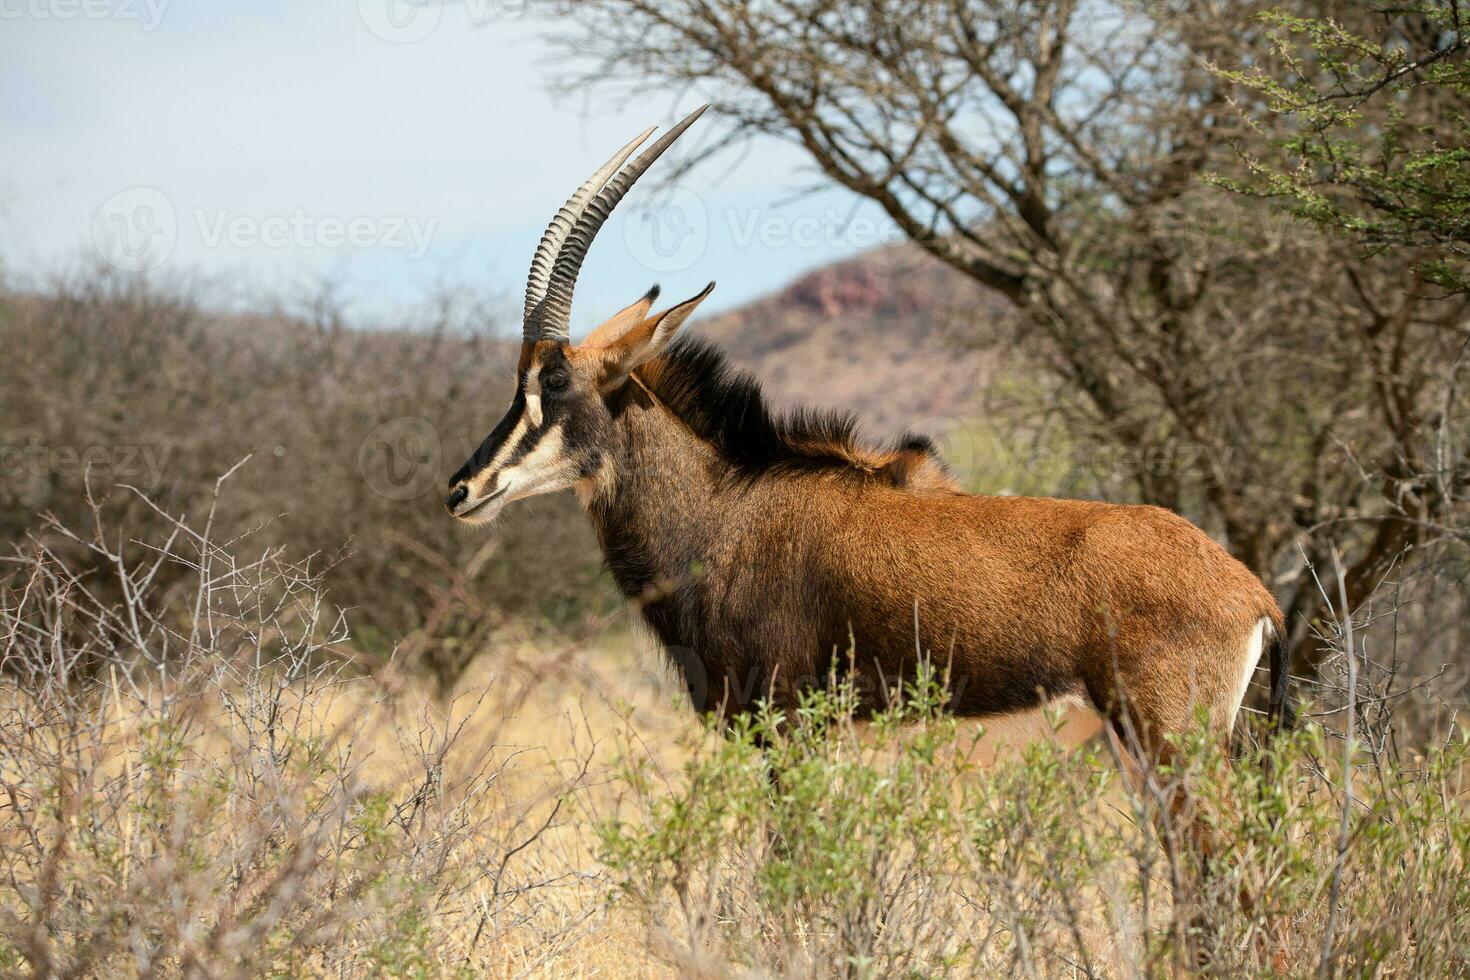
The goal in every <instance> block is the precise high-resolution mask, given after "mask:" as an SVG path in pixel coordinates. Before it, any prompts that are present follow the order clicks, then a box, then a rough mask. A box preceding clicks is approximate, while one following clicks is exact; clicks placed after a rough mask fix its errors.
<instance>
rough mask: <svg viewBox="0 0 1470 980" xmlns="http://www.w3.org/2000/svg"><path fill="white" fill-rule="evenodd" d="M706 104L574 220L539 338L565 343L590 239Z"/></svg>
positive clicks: (549, 289)
mask: <svg viewBox="0 0 1470 980" xmlns="http://www.w3.org/2000/svg"><path fill="white" fill-rule="evenodd" d="M708 108H709V106H708V105H702V106H700V107H699V108H698V109H695V110H694V111H693V112H691V113H690V114H689V115H687V116H685V117H684V119H683V120H682V121H681V122H680V123H679V125H677V126H675V127H674V128H673V129H671V130H669V131H668V132H667V133H665V134H664V135H663V136H662V137H660V138H659V140H658V142H656V143H654V144H653V145H652V146H650V147H649V148H648V149H646V150H644V151H643V152H642V153H640V154H639V155H638V158H637V159H636V160H634V161H633V162H632V163H630V164H628V167H627V169H626V170H622V171H620V172H619V173H618V174H617V176H615V177H613V178H612V179H611V180H609V181H608V182H607V186H605V187H603V188H602V190H601V191H599V192H598V194H597V196H596V197H594V198H593V199H592V201H591V202H590V203H589V204H588V205H587V207H586V209H585V210H583V212H582V215H581V217H579V218H578V219H577V223H576V225H574V226H573V227H572V230H571V233H570V234H568V235H567V236H566V240H565V243H564V244H563V245H562V249H561V254H560V255H558V256H557V257H556V265H555V266H554V267H553V268H552V270H551V282H550V284H549V286H548V287H547V290H546V300H545V302H544V303H543V304H542V308H541V314H540V317H539V319H540V320H541V322H542V324H543V326H542V327H541V334H540V336H541V338H542V339H544V340H560V341H562V342H563V343H565V342H566V341H567V340H568V335H569V333H570V330H571V319H572V293H573V292H575V290H576V288H577V273H578V272H580V271H581V269H582V260H583V259H585V258H586V257H587V249H589V248H591V247H592V239H594V238H596V237H597V232H598V230H599V229H601V228H602V225H603V222H605V221H607V217H608V215H610V214H612V210H613V208H615V207H617V206H618V202H619V201H621V200H622V199H623V195H624V194H626V193H628V188H630V187H632V186H633V184H634V182H636V181H637V180H638V178H639V177H642V176H643V172H644V171H645V170H647V169H648V168H649V167H650V166H652V165H653V161H655V160H657V159H658V158H659V157H660V156H661V155H663V152H664V151H665V150H667V149H668V148H669V147H670V146H671V145H673V142H674V140H676V139H678V138H679V137H680V136H682V135H683V134H684V130H686V129H688V128H689V127H690V126H691V125H693V123H694V120H696V119H698V118H699V117H700V116H701V115H703V114H704V110H706V109H708Z"/></svg>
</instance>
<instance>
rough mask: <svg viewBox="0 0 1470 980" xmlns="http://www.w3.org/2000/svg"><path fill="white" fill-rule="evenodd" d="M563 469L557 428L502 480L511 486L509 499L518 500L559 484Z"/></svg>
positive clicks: (563, 462) (560, 440)
mask: <svg viewBox="0 0 1470 980" xmlns="http://www.w3.org/2000/svg"><path fill="white" fill-rule="evenodd" d="M565 469H566V460H564V459H563V458H562V439H561V429H559V428H557V429H552V430H551V431H550V432H548V433H546V436H545V437H544V438H543V439H542V440H541V441H540V442H539V443H537V444H536V448H535V449H533V450H531V453H530V455H528V456H527V457H526V458H525V459H523V460H521V461H520V462H519V463H518V464H516V465H515V466H514V467H513V468H512V469H510V470H509V471H508V472H507V473H505V474H504V477H503V478H504V479H505V480H506V482H508V483H509V484H510V485H511V491H510V495H511V498H512V499H520V498H521V497H524V496H527V495H529V494H532V493H537V492H540V491H543V490H545V489H546V488H547V487H548V486H550V485H551V484H554V483H559V482H560V479H559V478H560V476H561V473H562V471H563V470H565Z"/></svg>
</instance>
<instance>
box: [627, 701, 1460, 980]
mask: <svg viewBox="0 0 1470 980" xmlns="http://www.w3.org/2000/svg"><path fill="white" fill-rule="evenodd" d="M854 704H855V702H854V700H853V698H852V694H851V692H850V691H846V690H843V689H841V688H839V689H838V690H837V692H836V693H834V694H823V693H816V694H812V695H810V696H808V698H807V699H806V700H805V701H804V702H803V704H802V707H801V709H800V711H799V712H797V717H794V718H791V719H786V718H780V717H778V716H773V715H765V716H763V717H760V718H758V719H755V720H753V721H750V722H748V723H739V724H736V725H735V726H733V727H732V728H731V729H730V730H729V731H728V733H726V734H725V737H720V736H719V733H718V732H716V731H714V730H713V728H712V729H711V731H709V732H708V733H707V737H706V738H704V739H702V740H700V741H698V742H697V743H695V744H694V745H692V746H691V750H692V751H691V755H690V757H689V760H688V762H687V764H686V765H685V766H684V767H683V769H682V771H681V772H679V773H678V774H676V775H673V776H670V777H668V778H666V779H660V778H658V773H657V770H656V768H655V767H654V766H653V764H652V763H651V762H650V761H649V760H648V758H647V757H646V756H640V755H636V754H629V755H628V756H627V757H626V758H627V761H626V762H625V764H624V766H623V768H622V770H621V779H622V782H623V785H624V787H625V789H626V791H627V798H626V803H627V806H626V807H625V808H624V809H623V811H622V812H621V813H620V815H619V816H618V817H617V818H615V819H612V820H609V821H607V822H605V823H604V824H603V826H602V838H603V843H604V857H605V860H606V862H607V864H608V866H609V867H610V869H611V872H612V874H613V876H614V879H615V882H616V884H617V886H618V887H619V889H620V891H621V894H622V896H623V900H624V901H625V902H626V903H627V904H628V905H629V906H630V907H631V908H632V909H633V910H634V911H635V912H636V913H637V915H638V917H639V918H640V920H641V922H642V923H643V926H644V928H645V929H646V930H647V931H648V934H649V941H650V943H651V944H652V946H653V948H655V949H657V950H658V951H660V953H661V954H662V955H663V956H664V957H665V958H666V959H667V960H668V961H669V962H670V963H671V964H672V965H674V966H675V967H676V968H677V969H680V970H684V971H694V970H700V971H703V972H706V973H710V972H714V973H721V972H727V971H729V970H730V969H732V968H739V969H740V970H752V971H755V972H757V973H759V974H769V975H780V976H840V977H849V976H851V977H868V976H872V977H888V976H941V975H942V976H986V977H988V976H997V975H1003V974H1009V973H1013V972H1019V973H1022V974H1025V975H1028V976H1052V975H1065V976H1075V975H1078V974H1082V975H1088V976H1134V975H1157V974H1163V973H1169V972H1171V971H1172V970H1175V969H1185V970H1194V969H1196V968H1199V967H1201V966H1203V967H1204V968H1205V969H1206V972H1209V973H1213V974H1230V975H1241V974H1261V975H1267V974H1272V973H1278V974H1279V973H1281V972H1283V971H1284V972H1285V973H1287V974H1289V975H1304V974H1310V973H1315V972H1317V971H1318V970H1319V968H1320V969H1322V970H1324V971H1325V972H1326V973H1328V974H1339V973H1341V974H1353V975H1361V976H1370V975H1385V974H1393V975H1424V974H1425V973H1426V972H1427V973H1433V974H1437V975H1456V974H1459V975H1463V973H1464V971H1465V970H1466V969H1470V894H1467V889H1470V879H1467V878H1466V877H1465V870H1466V869H1465V866H1464V865H1465V855H1466V843H1467V840H1466V834H1467V832H1470V819H1467V814H1466V811H1465V796H1464V787H1463V772H1464V767H1465V763H1466V756H1467V754H1466V747H1465V744H1464V743H1463V742H1460V741H1457V742H1454V743H1451V744H1448V745H1446V746H1444V747H1443V748H1442V749H1440V750H1437V751H1435V752H1434V753H1432V754H1431V755H1429V756H1427V757H1425V758H1423V759H1419V760H1416V761H1415V762H1412V763H1401V764H1395V763H1391V762H1388V761H1386V760H1384V759H1374V758H1371V757H1368V756H1366V755H1365V754H1364V753H1363V752H1357V753H1355V754H1354V756H1353V758H1352V761H1351V764H1350V766H1349V768H1348V770H1347V771H1348V772H1349V773H1350V774H1351V777H1352V779H1353V784H1354V788H1355V800H1354V802H1353V803H1352V804H1351V805H1350V808H1349V810H1348V815H1347V824H1346V827H1347V834H1346V836H1345V837H1344V838H1340V836H1339V829H1340V827H1341V826H1342V821H1343V794H1342V792H1341V787H1342V785H1343V775H1344V768H1343V755H1342V752H1341V748H1342V746H1341V743H1340V741H1336V740H1329V738H1328V736H1327V734H1326V733H1325V732H1324V731H1323V730H1321V729H1312V730H1307V731H1303V732H1301V733H1298V734H1297V735H1295V736H1294V737H1291V738H1288V739H1283V740H1280V741H1279V743H1277V744H1274V745H1272V746H1271V747H1269V748H1268V749H1250V750H1247V751H1245V752H1244V753H1243V757H1242V758H1239V759H1236V760H1235V761H1234V762H1233V764H1232V762H1231V760H1230V759H1229V757H1228V756H1227V755H1226V753H1225V751H1224V750H1223V749H1222V748H1221V747H1220V746H1218V745H1216V744H1213V742H1212V740H1210V739H1207V738H1205V737H1204V736H1203V735H1200V736H1198V737H1194V738H1191V739H1188V740H1186V741H1185V742H1184V743H1183V744H1181V745H1179V746H1178V748H1179V750H1180V754H1179V759H1178V761H1177V762H1176V763H1175V764H1174V765H1173V766H1171V767H1169V768H1167V769H1163V768H1160V769H1155V770H1152V771H1150V772H1149V773H1148V774H1147V775H1146V777H1145V778H1143V779H1138V780H1135V779H1125V778H1123V776H1122V775H1120V769H1119V767H1118V765H1117V764H1116V761H1115V759H1114V758H1113V757H1112V750H1111V749H1110V748H1109V747H1108V745H1107V743H1106V742H1105V741H1103V740H1101V739H1099V740H1097V741H1095V742H1093V743H1089V744H1086V745H1083V746H1081V747H1080V748H1066V747H1064V746H1062V745H1061V744H1060V743H1059V742H1057V741H1054V740H1053V741H1048V740H1045V739H1043V740H1039V741H1036V742H1034V743H1033V744H1031V745H1029V746H1027V747H1026V748H1025V749H1024V750H1023V751H1022V752H1021V753H1020V754H1019V756H1018V757H1015V758H1012V759H1009V760H1008V761H1003V762H1001V763H1000V764H998V765H995V766H993V767H988V768H987V767H982V766H980V765H978V764H976V763H975V762H973V761H971V759H972V756H973V755H974V751H973V750H974V748H975V746H974V744H973V743H974V740H975V737H976V733H975V732H974V730H973V728H971V727H970V726H967V725H964V724H962V723H959V722H957V721H956V720H954V719H952V718H949V717H946V716H945V715H943V714H942V713H940V712H938V711H937V710H936V709H937V707H938V698H937V697H936V695H935V694H934V692H933V691H932V689H924V688H920V689H919V690H911V691H909V692H908V695H907V696H906V698H905V699H904V700H903V701H902V703H900V704H897V705H895V706H894V707H893V708H891V709H890V710H889V711H887V712H885V713H884V714H882V715H880V716H878V717H877V718H876V719H873V720H872V721H870V722H869V721H861V720H858V719H857V718H855V716H854V710H853V709H854ZM1268 771H1272V772H1276V773H1279V774H1280V777H1279V778H1273V779H1268V778H1266V777H1265V775H1264V773H1266V772H1268ZM1177 794H1182V796H1181V797H1180V798H1182V799H1184V800H1185V801H1186V803H1185V809H1186V811H1187V812H1189V813H1192V814H1195V815H1197V816H1198V818H1199V820H1200V821H1201V824H1202V825H1203V826H1206V827H1209V828H1211V829H1212V831H1213V834H1212V837H1211V839H1213V840H1214V841H1216V842H1217V843H1218V846H1219V848H1220V850H1219V851H1218V853H1216V854H1215V855H1214V856H1213V858H1212V860H1211V861H1210V865H1209V870H1208V871H1205V870H1204V869H1203V857H1204V855H1203V854H1202V853H1201V851H1200V845H1199V844H1198V843H1197V842H1196V840H1195V838H1194V836H1193V835H1191V834H1189V833H1184V832H1182V827H1181V825H1180V824H1178V823H1170V822H1166V821H1160V820H1159V819H1158V816H1159V813H1160V812H1161V810H1163V809H1166V808H1167V805H1168V800H1169V799H1170V798H1171V796H1173V795H1177ZM1340 839H1341V840H1345V841H1346V843H1345V845H1344V846H1343V848H1342V850H1341V857H1340V859H1339V841H1340ZM1334 879H1336V881H1337V884H1336V885H1335V886H1334V884H1333V882H1334ZM1243 896H1244V899H1243Z"/></svg>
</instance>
